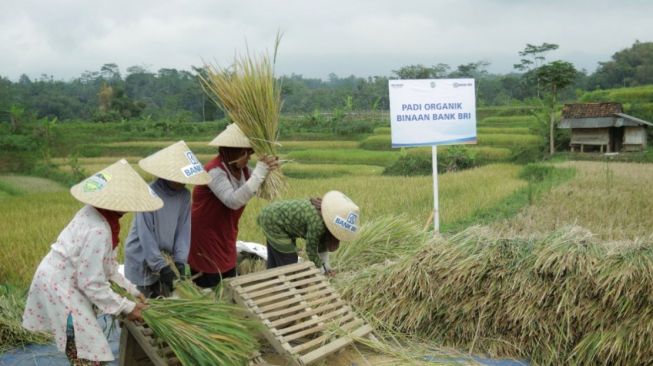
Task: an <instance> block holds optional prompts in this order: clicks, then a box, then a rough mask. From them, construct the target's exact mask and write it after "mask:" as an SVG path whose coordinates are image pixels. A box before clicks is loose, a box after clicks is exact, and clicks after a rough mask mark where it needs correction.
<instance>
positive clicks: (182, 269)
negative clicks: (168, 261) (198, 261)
mask: <svg viewBox="0 0 653 366" xmlns="http://www.w3.org/2000/svg"><path fill="white" fill-rule="evenodd" d="M175 268H177V272H179V279H180V280H184V279H186V265H185V264H184V263H179V262H175Z"/></svg>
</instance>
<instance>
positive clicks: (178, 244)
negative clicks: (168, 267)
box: [172, 194, 190, 275]
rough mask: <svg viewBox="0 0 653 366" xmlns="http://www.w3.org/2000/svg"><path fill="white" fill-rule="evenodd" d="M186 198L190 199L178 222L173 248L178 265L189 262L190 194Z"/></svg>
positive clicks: (184, 205) (184, 206)
mask: <svg viewBox="0 0 653 366" xmlns="http://www.w3.org/2000/svg"><path fill="white" fill-rule="evenodd" d="M186 197H187V198H188V199H187V200H185V201H184V204H183V205H182V208H181V212H180V213H179V218H178V220H177V231H176V232H175V242H174V244H173V248H172V251H173V253H172V254H173V257H174V258H173V259H174V261H175V264H176V265H177V264H186V262H188V252H189V250H190V194H188V195H186ZM181 275H183V273H181Z"/></svg>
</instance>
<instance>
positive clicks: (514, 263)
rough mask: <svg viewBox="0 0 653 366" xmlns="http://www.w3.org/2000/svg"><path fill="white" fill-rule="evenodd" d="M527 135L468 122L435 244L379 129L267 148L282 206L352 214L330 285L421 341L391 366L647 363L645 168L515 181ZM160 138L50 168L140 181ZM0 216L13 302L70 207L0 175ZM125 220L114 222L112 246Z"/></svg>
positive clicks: (426, 192) (649, 247)
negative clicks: (341, 200) (462, 161)
mask: <svg viewBox="0 0 653 366" xmlns="http://www.w3.org/2000/svg"><path fill="white" fill-rule="evenodd" d="M535 123H536V121H535V120H534V119H533V118H532V117H529V116H521V115H519V116H510V115H507V116H503V115H501V114H498V115H491V116H487V117H485V118H484V119H482V120H481V121H479V127H478V137H479V138H478V140H479V145H478V146H470V147H468V148H469V149H474V151H475V153H476V154H477V156H480V157H482V159H483V161H484V163H485V165H482V166H477V167H475V168H472V169H467V170H462V171H456V172H449V173H443V174H440V175H439V208H440V216H439V217H440V224H441V231H442V233H441V234H440V235H434V234H433V233H432V232H429V230H432V223H431V221H430V220H431V218H430V216H431V213H432V210H433V180H432V177H431V176H410V177H407V176H386V175H383V171H384V169H385V167H387V166H389V165H390V164H392V163H393V162H395V161H397V159H398V158H399V157H400V156H401V155H402V154H422V155H428V154H430V149H425V148H415V149H407V150H406V151H399V150H393V149H390V148H388V146H387V144H388V143H389V133H390V131H389V130H388V129H387V128H385V127H379V128H376V129H375V130H374V133H373V134H371V135H368V136H364V137H363V138H361V139H358V140H355V141H353V140H346V141H343V140H342V139H337V138H334V137H332V138H331V139H327V138H322V139H320V140H310V141H303V140H289V141H281V143H280V146H278V151H279V155H280V157H281V159H282V160H283V161H284V165H283V172H284V174H285V176H286V177H287V182H288V190H287V191H286V192H285V193H284V195H283V198H284V199H285V198H288V199H290V198H307V197H312V196H321V195H322V194H324V193H325V192H327V191H329V190H340V191H343V192H345V193H346V194H347V195H349V196H350V197H351V198H352V199H353V200H354V201H355V202H356V203H357V204H358V205H359V206H360V207H361V219H362V223H363V227H362V232H361V235H360V237H359V238H358V239H357V240H356V241H354V242H352V243H349V244H347V246H341V248H340V250H338V251H337V252H336V253H334V255H333V261H334V263H335V264H336V265H337V268H338V270H339V273H338V275H337V276H336V278H335V279H334V280H333V284H334V285H335V286H336V287H337V288H338V289H339V290H340V291H341V292H342V293H343V295H344V296H345V298H346V299H347V300H348V301H350V302H351V304H352V306H354V308H355V310H356V311H357V312H358V313H359V314H361V316H363V317H364V318H366V319H368V321H369V322H371V323H373V324H374V325H375V326H376V327H377V329H383V330H384V334H386V335H387V334H391V335H393V336H397V337H400V336H401V337H405V336H407V337H410V339H412V341H410V342H411V343H410V344H417V341H414V340H415V339H420V340H424V339H429V343H428V345H426V346H424V347H422V348H420V349H412V350H411V351H408V350H409V349H410V347H404V349H403V350H404V351H403V352H404V354H403V355H402V357H403V359H405V356H406V353H407V352H413V353H419V352H425V350H426V349H430V350H433V349H439V348H440V347H446V349H448V350H452V351H451V352H452V353H455V354H460V355H463V357H464V356H465V355H470V354H480V355H486V356H491V357H498V358H502V357H510V358H519V359H523V360H527V361H528V362H530V363H531V364H533V365H561V364H579V365H580V364H583V365H585V364H588V365H589V364H611V365H617V364H650V363H651V362H653V345H651V344H650V342H648V341H647V340H648V339H650V337H649V336H651V337H653V332H651V330H650V329H649V328H650V326H649V325H650V324H651V323H650V322H651V321H653V320H652V319H653V317H652V315H651V314H653V306H651V305H650V301H649V299H650V296H651V295H650V294H651V293H653V292H651V291H653V275H652V273H653V236H652V235H651V231H650V228H651V227H653V215H651V214H650V213H651V212H653V189H652V188H651V187H650V184H649V182H651V181H653V165H651V164H635V163H621V162H611V161H608V162H606V161H563V162H550V163H539V164H538V166H537V167H536V168H538V167H539V168H542V169H541V170H542V171H545V172H549V171H553V172H558V173H560V174H558V173H556V174H558V175H555V177H554V176H548V175H546V174H545V175H543V176H541V177H539V178H537V179H533V178H529V177H527V176H525V175H524V171H525V167H524V166H523V165H518V164H514V163H509V162H508V161H510V157H511V156H512V155H513V154H514V153H515V152H516V151H519V149H522V148H525V147H529V146H533V145H537V144H540V143H541V139H540V137H538V136H536V135H534V134H532V133H531V131H532V128H533V127H534V124H535ZM173 142H175V140H172V139H162V140H150V141H119V142H116V141H110V140H109V141H103V142H101V143H100V144H98V145H96V146H94V147H93V148H92V149H89V150H88V151H89V153H88V154H80V155H79V157H77V158H76V160H75V161H73V162H71V159H70V158H69V157H57V158H54V159H53V161H52V162H53V163H54V164H55V165H56V167H57V169H58V170H60V171H62V172H71V171H73V170H80V169H81V171H82V172H83V173H84V174H85V175H90V174H92V173H95V172H97V171H99V170H101V169H102V168H104V167H106V166H108V165H110V164H112V163H114V162H115V161H117V160H118V159H120V158H125V159H127V160H128V161H129V162H130V164H131V165H132V166H133V167H134V168H135V169H136V170H137V171H138V172H139V173H140V174H141V176H142V177H143V178H144V179H145V180H147V181H150V180H151V179H153V177H151V176H150V175H148V174H146V173H145V172H143V171H142V170H141V169H140V168H139V167H138V164H137V162H138V160H139V159H141V158H142V157H144V156H146V155H147V154H150V153H152V152H155V151H156V150H158V149H160V148H162V147H165V146H168V145H170V144H171V143H173ZM187 143H188V145H189V147H190V148H191V149H192V150H193V151H194V152H195V153H196V154H197V156H198V158H199V159H200V160H201V161H202V162H206V161H208V160H209V159H211V158H212V157H213V156H214V154H215V149H214V148H210V147H208V146H207V145H206V143H207V141H190V142H189V141H187ZM440 149H441V150H440ZM446 149H447V147H441V148H439V151H442V150H444V151H446ZM544 168H546V169H544ZM536 171H537V169H536ZM267 203H268V201H265V200H263V199H260V198H254V199H253V200H252V201H250V203H249V204H248V205H247V208H246V210H245V212H244V214H243V216H242V218H241V221H240V231H239V239H241V240H244V241H250V242H259V243H263V242H264V239H263V235H262V233H261V232H260V230H259V228H258V227H257V225H256V224H255V220H256V216H257V214H258V212H260V210H261V209H262V208H263V207H264V206H265V205H266V204H267ZM0 206H1V207H2V211H1V213H0V218H1V220H0V233H1V234H0V285H10V286H11V288H15V289H18V290H19V292H20V291H21V290H24V289H26V288H27V286H29V283H30V281H31V277H32V275H33V272H34V270H35V268H36V266H37V265H38V263H39V261H40V260H41V258H42V257H43V256H44V255H45V254H46V253H47V251H48V250H49V245H50V243H52V242H53V241H54V240H55V238H56V236H57V235H58V234H59V232H60V231H61V230H62V229H63V228H64V227H65V226H66V224H67V223H68V222H69V221H70V219H71V218H72V217H73V215H74V214H75V212H76V211H77V210H79V209H80V208H81V204H80V203H79V202H77V201H75V200H74V199H73V198H72V197H71V196H70V194H69V193H68V187H66V186H63V185H61V184H58V183H55V182H53V181H50V180H47V179H43V178H36V177H26V176H21V175H0ZM132 217H133V216H132V215H131V214H128V215H125V216H124V217H123V218H122V220H121V225H122V230H121V237H122V239H123V240H124V238H125V237H126V235H127V232H128V228H129V226H130V224H131V220H132ZM300 244H301V243H300ZM246 266H247V267H248V268H249V269H248V271H254V270H260V266H258V267H257V263H248V264H243V268H245V267H246ZM369 289H383V290H382V291H370V290H369ZM0 318H2V317H1V316H0ZM1 321H2V319H0V328H1V327H2V323H1ZM0 330H1V329H0ZM386 332H387V333H386ZM0 333H1V332H0ZM638 335H642V337H638ZM404 345H406V344H405V343H404ZM402 357H400V358H402ZM423 361H424V360H423V359H422V360H415V359H413V360H412V361H410V362H401V363H397V364H424V362H423ZM470 362H471V361H470ZM468 363H469V362H468ZM471 363H473V362H471ZM343 364H347V365H348V363H343ZM390 364H392V363H390Z"/></svg>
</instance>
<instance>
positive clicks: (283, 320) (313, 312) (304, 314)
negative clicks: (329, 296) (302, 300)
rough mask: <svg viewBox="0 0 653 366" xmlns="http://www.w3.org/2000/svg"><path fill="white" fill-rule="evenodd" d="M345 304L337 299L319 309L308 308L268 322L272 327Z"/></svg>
mask: <svg viewBox="0 0 653 366" xmlns="http://www.w3.org/2000/svg"><path fill="white" fill-rule="evenodd" d="M345 305H347V304H346V303H345V302H344V301H342V300H338V301H337V302H334V303H331V304H329V305H327V306H324V307H322V308H320V309H313V310H310V311H306V312H302V313H301V314H297V315H294V316H289V317H285V318H281V319H278V320H275V321H273V322H270V326H271V327H273V328H276V327H277V326H278V325H281V324H288V323H290V322H293V321H295V320H299V319H302V318H307V317H309V316H311V315H315V314H318V313H320V312H323V311H327V310H331V309H335V308H338V307H340V306H345Z"/></svg>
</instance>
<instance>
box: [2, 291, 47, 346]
mask: <svg viewBox="0 0 653 366" xmlns="http://www.w3.org/2000/svg"><path fill="white" fill-rule="evenodd" d="M25 299H26V297H25V293H24V292H23V291H20V290H17V289H16V288H14V287H11V286H4V285H2V286H0V353H4V352H7V351H8V350H10V349H12V348H14V347H20V346H24V345H26V344H29V343H38V344H45V343H48V342H50V340H51V337H50V336H49V335H47V334H45V333H34V332H30V331H28V330H26V329H25V328H23V326H22V323H23V312H24V311H25Z"/></svg>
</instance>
